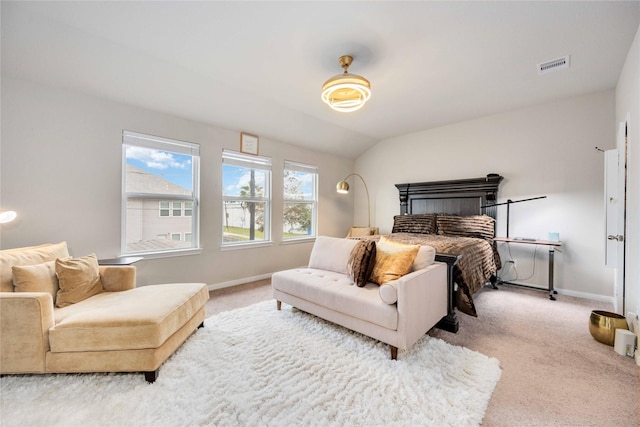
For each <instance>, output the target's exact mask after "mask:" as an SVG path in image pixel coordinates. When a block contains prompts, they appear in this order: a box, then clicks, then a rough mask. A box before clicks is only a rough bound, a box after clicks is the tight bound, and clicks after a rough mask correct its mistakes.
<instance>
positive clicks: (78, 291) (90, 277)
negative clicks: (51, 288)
mask: <svg viewBox="0 0 640 427" xmlns="http://www.w3.org/2000/svg"><path fill="white" fill-rule="evenodd" d="M55 262H56V275H57V276H58V284H59V287H60V289H59V290H58V293H57V295H56V307H59V308H62V307H67V306H69V305H71V304H75V303H77V302H80V301H84V300H85V299H87V298H89V297H92V296H94V295H97V294H99V293H102V292H103V291H104V289H103V288H102V281H101V280H100V270H99V267H98V259H97V258H96V256H95V254H91V255H87V256H85V257H82V258H69V259H60V258H58V259H57V260H56V261H55Z"/></svg>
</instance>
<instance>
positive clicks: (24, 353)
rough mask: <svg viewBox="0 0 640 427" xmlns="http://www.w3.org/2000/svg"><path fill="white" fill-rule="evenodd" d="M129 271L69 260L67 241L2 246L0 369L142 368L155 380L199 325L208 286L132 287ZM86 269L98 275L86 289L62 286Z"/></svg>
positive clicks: (20, 371) (22, 371)
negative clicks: (64, 282) (64, 281)
mask: <svg viewBox="0 0 640 427" xmlns="http://www.w3.org/2000/svg"><path fill="white" fill-rule="evenodd" d="M61 273H62V275H61ZM135 273H136V270H135V267H133V266H98V265H97V260H95V256H89V257H83V258H77V259H72V258H71V257H69V253H68V250H67V245H66V242H62V243H58V244H47V245H41V246H35V247H28V248H20V249H9V250H3V251H0V274H1V277H0V279H1V281H0V374H25V373H83V372H144V374H145V378H146V379H147V381H148V382H154V381H155V380H156V378H157V375H158V369H159V367H160V365H162V363H163V362H164V361H165V360H166V359H167V358H169V356H171V355H172V354H173V352H174V351H175V350H176V349H177V348H178V347H180V345H181V344H182V343H183V342H184V341H185V340H186V339H187V338H188V337H189V336H190V335H191V334H192V333H193V332H194V331H195V330H196V328H198V327H200V326H203V322H204V319H205V314H206V308H205V304H206V302H207V300H208V299H209V293H208V290H207V286H206V284H203V283H175V284H166V285H152V286H142V287H139V288H136V283H135V279H136V274H135ZM87 274H88V275H89V276H91V274H94V276H97V277H93V278H91V280H90V281H92V283H93V284H94V285H95V287H94V288H92V289H93V290H92V291H91V292H89V293H88V294H87V288H84V289H80V288H74V289H71V288H70V289H65V287H64V286H63V285H64V284H63V283H62V281H63V279H64V280H70V279H73V278H77V277H83V278H86V276H87ZM59 279H60V280H59ZM92 292H95V293H94V294H91V293H92ZM83 293H84V294H83ZM87 295H88V296H87Z"/></svg>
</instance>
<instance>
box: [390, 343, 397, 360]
mask: <svg viewBox="0 0 640 427" xmlns="http://www.w3.org/2000/svg"><path fill="white" fill-rule="evenodd" d="M389 348H390V349H391V360H398V347H394V346H392V345H390V346H389Z"/></svg>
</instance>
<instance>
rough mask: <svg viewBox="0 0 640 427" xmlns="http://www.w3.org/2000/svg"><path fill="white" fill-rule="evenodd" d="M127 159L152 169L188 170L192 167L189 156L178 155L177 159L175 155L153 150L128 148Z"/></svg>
mask: <svg viewBox="0 0 640 427" xmlns="http://www.w3.org/2000/svg"><path fill="white" fill-rule="evenodd" d="M127 159H134V160H138V161H140V162H142V163H144V164H145V165H146V166H147V167H148V168H152V169H161V170H164V169H169V168H178V169H188V168H190V167H191V159H190V158H189V156H181V155H178V156H177V158H176V156H175V155H174V154H173V153H169V152H167V151H161V150H154V149H151V148H143V147H135V146H127Z"/></svg>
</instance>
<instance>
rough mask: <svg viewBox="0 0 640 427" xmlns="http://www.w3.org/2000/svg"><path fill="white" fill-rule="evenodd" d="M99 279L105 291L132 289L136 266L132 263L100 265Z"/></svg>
mask: <svg viewBox="0 0 640 427" xmlns="http://www.w3.org/2000/svg"><path fill="white" fill-rule="evenodd" d="M100 281H101V282H102V288H103V289H104V290H105V291H107V292H120V291H127V290H129V289H133V288H135V287H136V268H135V267H134V266H132V265H118V266H115V265H101V266H100Z"/></svg>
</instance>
